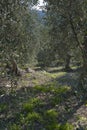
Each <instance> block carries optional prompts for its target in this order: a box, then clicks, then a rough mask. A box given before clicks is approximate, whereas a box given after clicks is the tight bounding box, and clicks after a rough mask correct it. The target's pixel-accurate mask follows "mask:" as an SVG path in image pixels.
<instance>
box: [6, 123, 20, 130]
mask: <svg viewBox="0 0 87 130" xmlns="http://www.w3.org/2000/svg"><path fill="white" fill-rule="evenodd" d="M8 129H9V130H21V127H20V126H19V125H17V124H12V125H10V126H8Z"/></svg>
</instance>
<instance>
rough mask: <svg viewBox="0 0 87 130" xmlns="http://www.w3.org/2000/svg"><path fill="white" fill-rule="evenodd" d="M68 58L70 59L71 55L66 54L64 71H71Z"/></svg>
mask: <svg viewBox="0 0 87 130" xmlns="http://www.w3.org/2000/svg"><path fill="white" fill-rule="evenodd" d="M70 60H71V56H70V55H69V54H67V57H66V61H65V68H64V70H65V71H71V70H72V69H71V68H70Z"/></svg>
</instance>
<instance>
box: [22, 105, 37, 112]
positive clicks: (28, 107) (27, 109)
mask: <svg viewBox="0 0 87 130" xmlns="http://www.w3.org/2000/svg"><path fill="white" fill-rule="evenodd" d="M33 109H34V104H32V103H25V104H24V105H23V111H24V112H32V111H33Z"/></svg>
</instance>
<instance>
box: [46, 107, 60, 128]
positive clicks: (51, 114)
mask: <svg viewBox="0 0 87 130" xmlns="http://www.w3.org/2000/svg"><path fill="white" fill-rule="evenodd" d="M57 116H58V113H57V112H56V110H55V109H50V110H47V111H46V112H45V114H44V126H45V128H46V129H47V130H54V129H55V128H56V127H57V124H58V122H57Z"/></svg>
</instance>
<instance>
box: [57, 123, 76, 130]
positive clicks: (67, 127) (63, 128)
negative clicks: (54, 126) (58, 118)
mask: <svg viewBox="0 0 87 130" xmlns="http://www.w3.org/2000/svg"><path fill="white" fill-rule="evenodd" d="M59 130H74V127H73V125H71V124H69V123H66V124H64V125H60V127H59Z"/></svg>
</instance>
